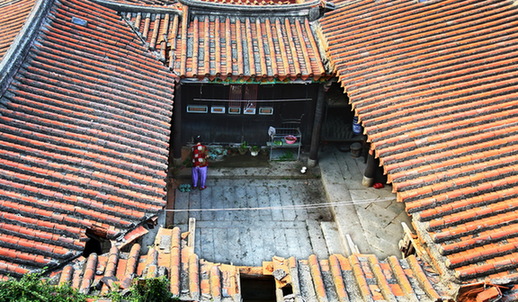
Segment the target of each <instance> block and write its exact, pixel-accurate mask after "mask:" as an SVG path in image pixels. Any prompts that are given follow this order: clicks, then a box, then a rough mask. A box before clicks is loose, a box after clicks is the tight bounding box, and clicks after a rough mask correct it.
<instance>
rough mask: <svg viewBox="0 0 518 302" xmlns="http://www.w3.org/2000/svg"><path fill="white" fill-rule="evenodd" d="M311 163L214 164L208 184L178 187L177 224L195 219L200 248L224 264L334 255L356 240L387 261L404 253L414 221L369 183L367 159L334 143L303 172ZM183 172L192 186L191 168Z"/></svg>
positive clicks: (387, 194)
mask: <svg viewBox="0 0 518 302" xmlns="http://www.w3.org/2000/svg"><path fill="white" fill-rule="evenodd" d="M302 157H304V156H302ZM304 162H305V160H304V159H302V160H300V161H290V162H267V163H266V164H264V165H256V166H255V167H225V166H224V165H214V167H209V174H208V179H207V186H208V187H207V189H205V190H203V191H200V190H193V191H191V192H180V191H179V190H176V192H175V207H174V209H175V212H174V225H175V226H179V227H180V228H181V230H182V231H187V230H188V228H189V218H195V219H196V228H195V230H196V232H195V252H196V253H197V254H198V255H199V257H200V258H203V259H206V260H209V261H213V262H220V263H232V264H235V265H245V266H260V265H261V264H262V261H269V260H271V258H272V257H273V256H280V257H290V256H294V257H296V258H298V259H306V258H307V257H308V256H309V255H311V254H315V255H317V256H318V257H319V258H327V257H328V256H329V255H330V254H333V253H341V254H344V255H348V254H349V253H350V252H351V248H354V245H355V246H356V247H357V249H358V251H359V252H361V253H374V254H376V255H377V256H378V257H380V258H385V257H387V256H389V255H396V256H398V257H399V256H400V252H399V248H398V242H399V240H400V239H401V238H402V236H403V230H402V227H401V222H406V223H407V224H408V225H410V218H409V217H408V216H407V215H406V213H405V212H404V205H403V204H400V203H397V202H396V201H395V195H394V194H393V193H391V188H390V186H386V187H385V188H382V189H374V188H366V187H364V186H362V184H361V180H362V175H363V171H364V169H365V163H364V160H363V158H353V157H352V156H351V154H350V153H349V152H340V151H338V149H337V148H335V147H334V146H326V147H325V148H323V149H322V151H321V152H320V153H319V163H318V165H317V167H315V168H311V169H309V170H308V171H307V172H306V174H301V173H300V168H301V167H302V166H303V165H305V164H304ZM218 166H219V167H218ZM180 176H181V177H179V180H180V181H181V182H182V183H190V180H189V177H190V171H188V169H185V170H184V171H182V175H180ZM351 242H353V245H351Z"/></svg>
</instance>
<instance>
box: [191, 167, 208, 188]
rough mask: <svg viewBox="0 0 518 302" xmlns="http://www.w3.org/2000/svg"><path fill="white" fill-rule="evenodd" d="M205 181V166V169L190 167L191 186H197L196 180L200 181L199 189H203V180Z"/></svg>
mask: <svg viewBox="0 0 518 302" xmlns="http://www.w3.org/2000/svg"><path fill="white" fill-rule="evenodd" d="M206 179H207V166H205V167H192V186H193V187H197V186H198V180H199V181H200V188H205V180H206Z"/></svg>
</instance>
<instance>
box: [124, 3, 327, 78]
mask: <svg viewBox="0 0 518 302" xmlns="http://www.w3.org/2000/svg"><path fill="white" fill-rule="evenodd" d="M200 2H202V1H196V2H194V1H191V2H189V5H184V6H183V8H182V12H181V16H180V14H179V12H177V11H176V12H175V11H171V12H169V13H166V12H157V13H153V12H144V13H138V12H132V11H130V12H122V14H123V15H124V16H125V17H126V18H127V19H128V20H130V22H131V24H133V25H134V27H135V28H136V30H137V31H138V32H140V33H141V36H142V38H143V39H144V40H146V41H147V43H148V44H149V47H150V49H152V50H156V51H157V52H159V53H160V54H161V57H162V60H163V61H164V62H165V63H166V64H167V65H169V67H170V68H171V69H172V70H173V71H174V72H175V73H176V74H178V75H180V76H182V77H187V78H199V79H209V80H215V79H216V80H222V81H227V80H233V81H259V82H260V81H272V80H278V81H279V80H280V81H284V80H297V79H302V80H307V79H310V80H311V79H313V80H319V79H320V78H322V77H323V78H325V77H329V76H330V75H329V74H327V73H326V71H325V69H324V66H323V63H322V59H321V57H320V53H319V50H318V47H317V43H316V39H315V36H314V33H313V31H312V29H311V24H310V21H309V17H308V16H307V15H306V16H303V15H293V14H291V15H290V10H289V9H287V8H286V9H285V8H283V9H282V12H280V13H279V12H277V13H275V14H274V13H271V14H269V15H268V14H267V12H266V13H265V12H264V11H260V10H258V9H259V8H258V7H256V6H253V5H251V6H248V8H241V9H240V10H241V13H240V14H239V15H236V14H226V15H225V14H224V15H218V14H213V13H212V11H205V10H206V9H207V8H205V7H202V8H199V7H198V6H197V5H200V4H199V3H200ZM211 5H216V4H213V3H211ZM216 6H217V7H215V8H213V9H214V10H217V9H218V8H219V7H221V8H222V9H223V10H224V9H227V10H228V9H232V8H234V9H236V10H239V9H237V8H235V7H239V6H236V5H226V4H217V5H216ZM227 6H228V7H227ZM306 6H307V7H306ZM225 7H226V8H225ZM288 7H289V6H288ZM294 7H296V8H294V10H295V11H297V12H298V11H302V10H304V9H305V10H308V8H309V4H308V5H305V6H304V5H303V6H302V8H301V6H297V5H295V6H294ZM248 10H250V11H248ZM306 14H307V12H306Z"/></svg>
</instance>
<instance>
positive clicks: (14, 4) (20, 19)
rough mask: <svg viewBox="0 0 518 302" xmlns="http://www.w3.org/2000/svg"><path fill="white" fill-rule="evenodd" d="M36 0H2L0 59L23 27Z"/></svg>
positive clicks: (0, 9) (0, 10) (0, 3)
mask: <svg viewBox="0 0 518 302" xmlns="http://www.w3.org/2000/svg"><path fill="white" fill-rule="evenodd" d="M35 2H36V0H0V16H2V22H0V61H2V58H3V57H4V55H5V54H6V52H7V50H8V49H9V47H10V46H11V44H12V43H13V41H14V39H15V38H16V36H17V35H18V33H19V32H20V30H21V29H22V27H23V25H24V24H25V21H26V20H27V17H28V16H29V13H30V12H31V10H32V8H33V6H34V3H35Z"/></svg>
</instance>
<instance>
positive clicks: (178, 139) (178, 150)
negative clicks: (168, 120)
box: [172, 83, 182, 164]
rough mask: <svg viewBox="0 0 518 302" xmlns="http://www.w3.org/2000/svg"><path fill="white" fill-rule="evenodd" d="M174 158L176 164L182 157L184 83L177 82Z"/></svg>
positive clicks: (174, 105)
mask: <svg viewBox="0 0 518 302" xmlns="http://www.w3.org/2000/svg"><path fill="white" fill-rule="evenodd" d="M172 137H173V139H172V140H173V143H172V144H173V158H174V161H175V164H177V163H178V161H180V162H181V159H182V84H181V83H177V84H176V87H175V98H174V104H173V131H172Z"/></svg>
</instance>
